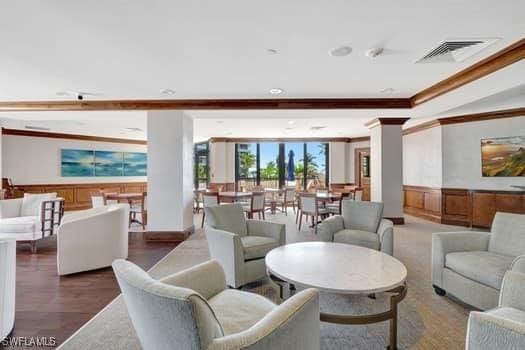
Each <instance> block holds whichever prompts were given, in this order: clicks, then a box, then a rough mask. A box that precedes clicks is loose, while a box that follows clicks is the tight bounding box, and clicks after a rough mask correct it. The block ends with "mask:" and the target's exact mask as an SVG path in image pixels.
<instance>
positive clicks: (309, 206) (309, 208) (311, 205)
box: [299, 194, 317, 213]
mask: <svg viewBox="0 0 525 350" xmlns="http://www.w3.org/2000/svg"><path fill="white" fill-rule="evenodd" d="M299 197H300V199H301V200H300V203H301V211H303V212H305V213H315V209H316V204H317V199H316V197H315V195H306V194H301V195H299Z"/></svg>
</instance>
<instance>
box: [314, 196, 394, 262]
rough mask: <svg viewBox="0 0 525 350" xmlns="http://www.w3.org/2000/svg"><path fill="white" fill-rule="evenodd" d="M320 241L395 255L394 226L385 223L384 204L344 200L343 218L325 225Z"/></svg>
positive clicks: (322, 228)
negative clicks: (351, 245) (352, 245)
mask: <svg viewBox="0 0 525 350" xmlns="http://www.w3.org/2000/svg"><path fill="white" fill-rule="evenodd" d="M319 237H320V238H321V240H322V241H325V242H338V243H347V244H354V245H358V246H361V247H366V248H370V249H375V250H379V251H381V252H383V253H386V254H388V255H392V254H393V252H394V224H393V223H392V221H390V220H386V219H383V203H379V202H361V201H354V200H343V202H342V203H341V215H335V216H332V217H330V218H328V219H326V220H324V221H323V223H322V224H321V227H320V229H319Z"/></svg>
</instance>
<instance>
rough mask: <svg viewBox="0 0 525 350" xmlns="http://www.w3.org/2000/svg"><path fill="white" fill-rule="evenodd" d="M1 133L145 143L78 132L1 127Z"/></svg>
mask: <svg viewBox="0 0 525 350" xmlns="http://www.w3.org/2000/svg"><path fill="white" fill-rule="evenodd" d="M2 135H13V136H28V137H44V138H50V139H66V140H81V141H97V142H110V143H125V144H134V145H147V141H143V140H133V139H119V138H113V137H101V136H88V135H78V134H63V133H57V132H44V131H32V130H18V129H6V128H2Z"/></svg>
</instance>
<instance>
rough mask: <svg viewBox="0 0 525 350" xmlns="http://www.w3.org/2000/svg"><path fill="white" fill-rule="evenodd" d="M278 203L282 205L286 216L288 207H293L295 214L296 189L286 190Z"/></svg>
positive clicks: (287, 188)
mask: <svg viewBox="0 0 525 350" xmlns="http://www.w3.org/2000/svg"><path fill="white" fill-rule="evenodd" d="M276 202H277V204H280V205H281V208H282V211H283V212H284V215H286V216H288V206H291V207H292V208H293V212H294V213H295V187H286V188H285V189H284V195H283V196H280V198H278V199H277V200H276Z"/></svg>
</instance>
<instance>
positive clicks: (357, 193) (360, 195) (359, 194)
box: [354, 189, 363, 201]
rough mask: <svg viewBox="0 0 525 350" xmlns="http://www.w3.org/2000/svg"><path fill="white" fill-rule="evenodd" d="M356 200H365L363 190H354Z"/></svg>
mask: <svg viewBox="0 0 525 350" xmlns="http://www.w3.org/2000/svg"><path fill="white" fill-rule="evenodd" d="M354 200H355V201H362V200H363V190H361V189H356V190H355V192H354Z"/></svg>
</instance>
